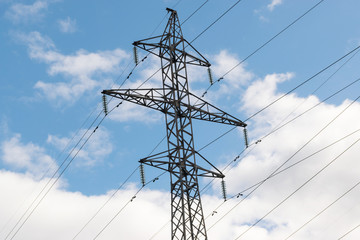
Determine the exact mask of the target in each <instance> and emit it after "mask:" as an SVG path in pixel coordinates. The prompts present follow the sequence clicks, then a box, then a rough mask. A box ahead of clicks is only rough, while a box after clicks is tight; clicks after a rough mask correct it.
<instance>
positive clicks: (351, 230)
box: [338, 224, 360, 240]
mask: <svg viewBox="0 0 360 240" xmlns="http://www.w3.org/2000/svg"><path fill="white" fill-rule="evenodd" d="M358 227H360V224H359V225H357V226H355V227H354V228H352V229H350V230H349V231H348V232H346V233H345V234H344V235H342V236H341V237H340V238H339V239H338V240H340V239H343V238H344V237H346V236H347V235H349V234H350V233H352V232H353V231H355V230H356V229H357V228H358Z"/></svg>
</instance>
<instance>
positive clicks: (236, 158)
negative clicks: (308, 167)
mask: <svg viewBox="0 0 360 240" xmlns="http://www.w3.org/2000/svg"><path fill="white" fill-rule="evenodd" d="M357 52H359V51H357ZM353 56H354V55H353ZM353 56H352V57H353ZM348 61H349V60H348ZM348 61H347V62H348ZM347 62H346V63H347ZM344 64H345V63H344ZM344 64H343V65H342V66H341V67H340V68H342V67H343V66H344ZM340 68H338V69H337V70H336V71H335V73H336V72H338V71H339V69H340ZM335 73H333V74H332V75H331V76H330V77H332V76H334V74H335ZM330 77H329V78H327V79H326V80H325V82H326V81H328V80H329V79H330ZM358 81H360V78H358V79H356V80H355V81H353V82H351V83H349V84H348V85H346V86H345V87H343V88H341V89H340V90H338V91H336V92H335V93H333V94H331V95H330V96H328V97H327V98H325V99H324V100H322V101H321V102H319V103H317V104H316V105H314V106H313V107H311V108H309V109H307V110H306V111H304V112H302V113H301V114H299V115H298V116H296V117H294V118H293V119H291V120H289V121H287V122H286V123H284V124H282V125H281V126H278V127H277V128H275V129H273V130H272V131H270V132H269V133H268V134H266V135H265V136H264V137H261V138H259V140H257V141H256V142H254V143H252V144H250V146H255V145H257V144H258V143H260V142H261V141H262V140H264V139H265V138H266V137H268V136H270V135H271V134H273V133H275V132H276V131H278V130H280V129H282V128H283V127H285V126H286V125H288V124H289V123H291V122H293V121H294V120H296V119H298V118H299V117H301V116H303V115H304V114H306V113H308V112H310V111H311V110H313V109H314V108H316V107H318V106H319V105H321V104H322V103H324V102H326V101H327V100H329V99H330V98H332V97H334V96H335V95H337V94H339V93H340V92H342V91H344V90H345V89H347V88H349V87H350V86H352V85H353V84H355V83H357V82H358ZM323 85H324V83H322V84H321V86H323ZM318 89H319V88H317V89H316V90H318ZM316 90H315V91H316ZM315 91H314V92H315ZM235 128H236V127H235ZM235 128H231V129H230V130H229V131H227V132H225V133H224V134H222V135H220V136H219V137H217V138H215V139H214V140H212V141H211V142H209V143H208V144H206V145H204V146H203V147H201V148H200V149H199V152H200V151H201V150H203V149H205V148H206V147H208V146H209V145H211V144H213V143H214V142H216V141H217V140H219V139H220V138H222V137H224V136H225V135H226V134H228V133H229V132H231V131H233V130H234V129H235ZM359 130H360V129H359ZM359 130H356V131H354V132H353V133H351V134H349V135H347V136H345V137H344V138H346V137H349V136H350V135H352V134H354V133H356V132H358V131H359ZM344 138H341V139H340V140H338V141H336V142H334V143H332V144H330V145H328V146H327V147H325V148H323V149H321V150H319V151H317V152H316V153H314V154H312V155H310V156H308V157H306V158H304V159H302V160H300V161H298V162H296V163H294V164H292V165H290V166H289V167H286V168H285V169H283V170H281V171H279V172H277V173H276V174H274V175H273V176H272V177H274V176H276V175H278V174H279V173H282V172H284V171H285V170H288V169H289V168H291V167H293V166H295V165H297V164H299V163H300V162H302V161H304V160H306V159H308V158H310V157H311V156H313V155H315V154H317V153H319V152H320V151H323V150H325V149H326V148H328V147H330V146H332V145H333V144H335V143H337V142H339V141H341V140H343V139H344ZM164 139H165V138H163V140H164ZM245 150H246V149H244V150H242V151H241V152H240V153H239V154H238V155H237V156H236V157H235V158H234V159H233V160H231V161H230V162H229V163H228V164H227V165H226V166H225V168H224V169H223V170H222V172H223V173H225V172H224V171H225V170H226V169H227V168H228V167H229V166H230V165H231V164H233V163H235V162H237V160H238V159H239V158H240V156H241V155H242V154H243V153H244V151H245ZM252 150H253V148H252V149H251V150H250V151H248V152H247V154H246V155H244V156H243V158H244V157H246V156H247V155H248V154H250V152H251V151H252ZM231 169H232V168H230V170H231ZM266 180H267V179H264V180H262V181H260V182H258V183H256V184H254V185H252V186H251V187H248V188H247V189H245V190H243V191H241V192H239V193H238V194H235V195H234V196H232V197H230V198H229V199H232V198H238V197H239V196H242V195H243V193H244V192H245V191H248V190H250V189H252V188H254V187H256V186H258V185H260V184H262V183H264V182H265V181H266ZM214 181H215V180H214V179H212V180H211V181H210V182H209V183H207V184H206V185H205V186H204V188H203V189H202V190H201V193H203V192H205V191H206V190H207V189H208V188H209V186H210V185H211V184H212V183H213V182H214ZM224 203H225V202H222V203H221V204H220V205H219V206H218V207H217V208H216V209H215V210H214V211H216V210H218V209H219V208H220V207H221V206H222V205H223V204H224ZM214 211H213V212H214ZM209 216H211V214H209V215H208V216H207V217H206V218H208V217H209ZM166 225H167V223H166V224H165V226H166ZM165 226H163V227H162V228H161V229H160V230H159V231H158V232H156V233H155V234H154V235H153V236H152V238H150V239H153V237H155V236H156V235H157V234H158V233H159V232H161V230H162V229H164V227H165Z"/></svg>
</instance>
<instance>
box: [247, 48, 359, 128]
mask: <svg viewBox="0 0 360 240" xmlns="http://www.w3.org/2000/svg"><path fill="white" fill-rule="evenodd" d="M358 49H360V45H359V46H357V47H356V48H354V49H353V50H351V51H350V52H348V53H347V54H345V55H343V56H342V57H340V58H338V59H337V60H336V61H334V62H332V63H331V64H329V65H327V66H326V67H325V68H323V69H322V70H320V71H319V72H317V73H316V74H314V75H312V76H311V77H310V78H308V79H306V80H305V81H303V82H301V83H300V84H299V85H297V86H296V87H294V88H292V89H291V90H290V91H288V92H287V93H285V94H283V95H282V96H280V97H279V98H277V99H276V100H274V101H272V102H271V103H270V104H268V105H266V106H265V107H263V108H262V109H260V110H259V111H257V112H256V113H254V114H252V115H251V116H250V117H248V118H247V119H246V120H245V122H246V121H248V120H250V119H251V118H253V117H255V116H256V115H258V114H259V113H261V112H263V111H264V110H266V109H267V108H269V107H270V106H271V105H273V104H274V103H276V102H278V101H279V100H281V99H282V98H284V97H285V96H287V95H289V94H290V93H292V92H293V91H295V90H296V89H298V88H300V87H301V86H303V85H304V84H306V83H307V82H309V81H311V80H312V79H313V78H315V77H316V76H318V75H320V74H321V73H323V72H325V71H326V70H327V69H329V68H331V67H332V66H333V65H335V64H336V63H338V62H340V61H341V60H342V59H344V58H346V57H347V56H349V55H350V54H351V53H353V52H355V51H357V50H358Z"/></svg>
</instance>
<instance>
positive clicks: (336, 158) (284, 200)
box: [235, 138, 360, 240]
mask: <svg viewBox="0 0 360 240" xmlns="http://www.w3.org/2000/svg"><path fill="white" fill-rule="evenodd" d="M359 141H360V138H359V139H357V140H356V141H355V142H353V143H352V144H351V145H350V146H349V147H347V148H346V149H345V150H344V151H343V152H341V153H340V154H339V155H338V156H336V157H335V158H334V159H333V160H331V161H330V162H329V163H328V164H326V165H325V166H324V167H323V168H321V169H320V170H319V171H318V172H316V174H315V175H313V176H312V177H310V178H309V179H308V180H306V181H305V182H304V183H303V184H301V185H300V186H299V187H298V188H297V189H296V190H295V191H293V192H292V193H291V194H290V195H288V196H287V197H286V198H284V199H283V200H282V201H281V202H280V203H278V204H277V205H276V206H275V207H273V208H272V209H271V210H270V211H269V212H267V213H266V214H265V215H264V216H263V217H261V218H260V219H258V220H257V221H256V222H255V223H253V224H252V225H251V226H250V227H249V228H248V229H247V230H245V231H244V232H243V233H241V234H240V236H238V237H237V238H235V240H237V239H240V238H241V237H242V236H244V235H245V234H246V233H247V232H248V231H249V230H250V229H252V228H253V227H254V226H256V225H257V224H258V223H259V222H261V221H262V220H264V219H265V218H266V217H267V216H269V215H270V213H272V212H273V211H274V210H275V209H277V208H278V207H280V206H281V205H282V204H283V203H284V202H286V201H287V200H288V199H289V198H291V197H292V196H293V195H295V193H297V192H298V191H299V190H300V189H302V188H303V187H304V186H305V185H307V184H308V183H309V182H310V181H312V180H313V179H314V178H315V177H317V176H318V175H319V174H320V173H321V172H323V171H324V170H325V169H326V168H328V167H329V166H330V165H331V164H332V163H334V162H335V161H336V160H338V159H339V158H340V157H341V156H342V155H343V154H344V153H346V152H347V151H348V150H349V149H350V148H352V147H353V146H354V145H355V144H356V143H358V142H359Z"/></svg>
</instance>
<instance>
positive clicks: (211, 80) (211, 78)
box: [207, 68, 214, 85]
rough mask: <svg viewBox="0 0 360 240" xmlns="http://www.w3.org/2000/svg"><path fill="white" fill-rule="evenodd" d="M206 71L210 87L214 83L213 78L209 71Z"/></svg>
mask: <svg viewBox="0 0 360 240" xmlns="http://www.w3.org/2000/svg"><path fill="white" fill-rule="evenodd" d="M207 71H208V75H209V81H210V85H213V84H214V81H213V76H212V73H211V69H210V68H208V69H207Z"/></svg>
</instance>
